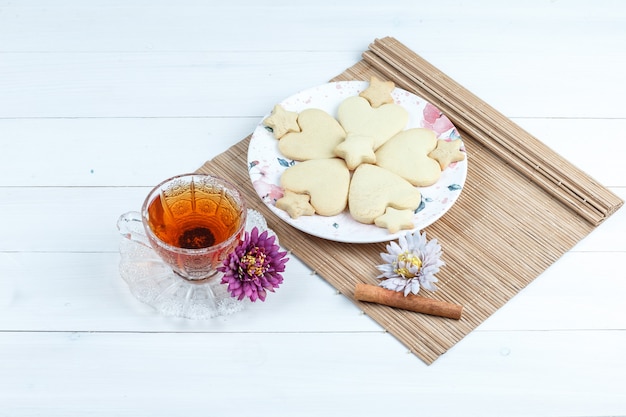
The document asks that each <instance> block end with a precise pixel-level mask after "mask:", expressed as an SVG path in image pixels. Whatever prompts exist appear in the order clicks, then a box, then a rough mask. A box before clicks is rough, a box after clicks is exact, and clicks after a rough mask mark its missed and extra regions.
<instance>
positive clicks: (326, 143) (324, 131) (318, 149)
mask: <svg viewBox="0 0 626 417" xmlns="http://www.w3.org/2000/svg"><path fill="white" fill-rule="evenodd" d="M298 125H299V126H300V129H301V131H300V132H291V133H287V134H286V135H285V136H283V137H282V138H281V139H280V141H279V142H278V149H279V150H280V152H281V153H282V154H283V155H285V156H286V157H287V158H290V159H293V160H296V161H304V160H307V159H325V158H333V157H334V156H335V154H334V149H335V147H336V146H337V145H338V144H339V143H341V142H342V141H343V140H344V138H345V137H346V133H345V132H344V130H343V128H342V127H341V125H340V124H339V122H338V121H337V120H336V119H335V118H334V117H333V116H331V115H330V114H328V113H326V112H325V111H324V110H321V109H315V108H310V109H306V110H303V111H301V112H300V114H299V115H298Z"/></svg>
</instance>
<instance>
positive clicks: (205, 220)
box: [117, 174, 247, 282]
mask: <svg viewBox="0 0 626 417" xmlns="http://www.w3.org/2000/svg"><path fill="white" fill-rule="evenodd" d="M246 216H247V210H246V204H245V201H244V199H243V196H242V195H241V193H240V192H239V191H238V190H237V188H236V187H235V186H234V185H233V184H231V183H230V182H228V181H227V180H225V179H223V178H220V177H216V176H213V175H207V174H184V175H179V176H176V177H172V178H169V179H167V180H165V181H163V182H162V183H160V184H159V185H157V186H156V187H154V189H152V191H151V192H150V193H149V194H148V196H147V197H146V199H145V201H144V203H143V206H142V208H141V212H135V211H131V212H128V213H125V214H123V215H122V216H120V218H119V220H118V223H117V224H118V228H119V230H120V232H121V233H122V234H123V235H124V236H126V237H127V238H129V239H131V240H133V241H136V242H139V243H142V244H144V245H146V246H150V247H152V248H153V249H154V251H155V252H156V253H157V254H158V255H159V257H160V258H161V259H163V261H164V262H165V263H167V264H168V265H169V266H170V267H171V268H172V270H173V271H174V272H175V273H176V274H178V275H180V276H181V277H183V278H184V279H186V280H189V281H192V282H204V281H205V280H207V279H209V278H211V277H213V276H214V275H215V274H216V273H217V269H216V268H217V267H218V266H219V265H220V264H221V263H222V262H223V261H224V259H225V258H226V257H227V256H228V254H229V253H230V252H232V251H233V250H234V248H235V247H236V246H237V245H238V244H239V242H240V240H241V237H242V235H243V233H244V230H245V226H246ZM138 225H143V227H138Z"/></svg>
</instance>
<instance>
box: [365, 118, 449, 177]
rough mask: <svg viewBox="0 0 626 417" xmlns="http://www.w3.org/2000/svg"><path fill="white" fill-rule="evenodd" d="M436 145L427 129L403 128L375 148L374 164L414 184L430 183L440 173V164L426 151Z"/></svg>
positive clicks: (431, 149)
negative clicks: (403, 129)
mask: <svg viewBox="0 0 626 417" xmlns="http://www.w3.org/2000/svg"><path fill="white" fill-rule="evenodd" d="M436 147H437V137H436V136H435V132H433V131H432V130H430V129H424V128H414V129H407V130H405V131H402V132H400V133H398V134H397V135H395V136H394V137H392V138H391V139H389V140H388V141H387V142H386V143H385V144H384V145H383V146H381V147H380V148H378V150H377V151H376V165H378V166H379V167H381V168H385V169H387V170H389V171H391V172H394V173H396V174H398V175H399V176H401V177H402V178H404V179H405V180H407V181H408V182H410V183H411V184H413V185H414V186H416V187H427V186H429V185H433V184H434V183H436V182H437V181H438V180H439V177H440V176H441V168H440V166H439V163H438V162H437V161H435V160H434V159H432V158H429V157H428V154H429V153H430V152H432V151H433V149H435V148H436Z"/></svg>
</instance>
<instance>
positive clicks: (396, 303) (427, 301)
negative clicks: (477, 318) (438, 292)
mask: <svg viewBox="0 0 626 417" xmlns="http://www.w3.org/2000/svg"><path fill="white" fill-rule="evenodd" d="M354 298H355V299H357V300H359V301H367V302H370V303H376V304H383V305H386V306H390V307H396V308H401V309H403V310H410V311H415V312H418V313H424V314H430V315H431V316H439V317H447V318H450V319H455V320H459V319H460V318H461V313H462V311H463V306H460V305H457V304H453V303H448V302H446V301H440V300H434V299H432V298H426V297H422V296H420V295H414V294H409V295H407V296H406V297H405V296H404V294H403V293H401V292H397V291H392V290H388V289H386V288H382V287H377V286H375V285H369V284H363V283H357V284H356V287H355V288H354Z"/></svg>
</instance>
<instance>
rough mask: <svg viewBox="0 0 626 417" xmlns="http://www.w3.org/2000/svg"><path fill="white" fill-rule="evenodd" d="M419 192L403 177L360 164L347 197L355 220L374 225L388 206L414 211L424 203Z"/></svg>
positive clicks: (369, 165) (353, 176) (377, 167)
mask: <svg viewBox="0 0 626 417" xmlns="http://www.w3.org/2000/svg"><path fill="white" fill-rule="evenodd" d="M421 199H422V197H421V193H420V191H419V190H418V189H417V188H415V187H413V186H412V185H411V184H410V183H409V182H408V181H406V180H405V179H403V178H402V177H400V176H398V175H396V174H394V173H393V172H391V171H388V170H386V169H384V168H381V167H379V166H376V165H371V164H361V165H359V167H358V168H357V169H356V170H355V171H354V174H353V175H352V181H351V182H350V190H349V194H348V208H349V210H350V214H351V215H352V217H353V218H354V219H355V220H356V221H359V222H361V223H365V224H372V223H374V220H375V219H376V218H377V217H379V216H382V215H383V214H384V213H385V210H386V209H387V207H393V208H395V209H398V210H415V209H416V208H417V207H418V206H419V204H420V202H421Z"/></svg>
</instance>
